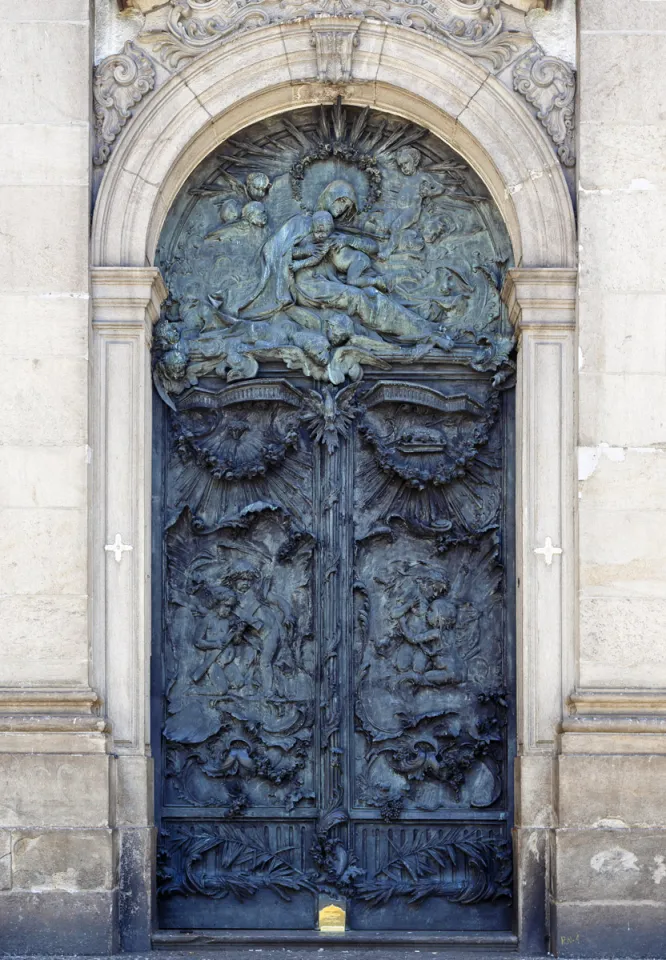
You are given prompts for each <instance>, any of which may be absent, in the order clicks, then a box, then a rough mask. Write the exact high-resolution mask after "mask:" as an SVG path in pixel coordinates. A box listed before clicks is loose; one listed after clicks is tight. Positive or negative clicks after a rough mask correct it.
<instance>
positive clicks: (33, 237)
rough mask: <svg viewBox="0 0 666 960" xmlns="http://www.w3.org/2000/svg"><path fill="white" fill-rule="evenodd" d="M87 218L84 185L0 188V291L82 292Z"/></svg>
mask: <svg viewBox="0 0 666 960" xmlns="http://www.w3.org/2000/svg"><path fill="white" fill-rule="evenodd" d="M1 57H2V54H1V53H0V62H2V60H1ZM17 86H20V85H19V84H17ZM54 87H56V88H57V83H54ZM0 122H1V121H0ZM88 217H89V196H88V188H87V187H86V186H62V185H61V186H39V187H37V186H34V185H33V186H14V185H12V186H2V187H0V222H2V231H3V232H2V236H0V241H1V244H0V288H2V289H4V290H5V291H7V292H12V291H16V292H23V291H26V292H29V293H32V294H34V293H49V294H54V293H70V292H72V291H77V292H78V291H84V292H87V290H88V229H89V228H88Z"/></svg>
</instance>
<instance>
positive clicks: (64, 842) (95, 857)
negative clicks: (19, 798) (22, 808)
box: [12, 829, 114, 893]
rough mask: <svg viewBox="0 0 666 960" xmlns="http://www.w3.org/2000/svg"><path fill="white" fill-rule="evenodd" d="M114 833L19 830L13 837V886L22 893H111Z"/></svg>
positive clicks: (100, 831) (105, 831) (108, 831)
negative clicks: (79, 891)
mask: <svg viewBox="0 0 666 960" xmlns="http://www.w3.org/2000/svg"><path fill="white" fill-rule="evenodd" d="M112 839H113V838H112V834H111V830H108V829H106V830H83V831H79V830H50V831H48V832H47V833H42V832H39V831H35V830H18V831H16V832H14V833H13V834H12V887H13V889H23V890H40V891H46V890H67V891H69V892H71V893H73V892H75V891H77V890H110V889H111V888H112V887H113V874H114V871H113V844H112Z"/></svg>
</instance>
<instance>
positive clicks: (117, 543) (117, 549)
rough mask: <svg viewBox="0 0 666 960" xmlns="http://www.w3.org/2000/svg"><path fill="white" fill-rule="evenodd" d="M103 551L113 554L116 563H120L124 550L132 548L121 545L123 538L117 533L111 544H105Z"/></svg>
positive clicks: (127, 545)
mask: <svg viewBox="0 0 666 960" xmlns="http://www.w3.org/2000/svg"><path fill="white" fill-rule="evenodd" d="M104 549H105V550H106V551H107V552H110V553H113V555H114V557H115V558H116V563H120V561H121V560H122V558H123V553H125V551H126V550H133V549H134V548H133V547H130V545H129V544H128V543H123V538H122V537H121V535H120V534H119V533H117V534H116V536H115V539H114V541H113V543H106V544H105V545H104Z"/></svg>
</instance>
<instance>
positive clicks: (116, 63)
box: [93, 40, 155, 166]
mask: <svg viewBox="0 0 666 960" xmlns="http://www.w3.org/2000/svg"><path fill="white" fill-rule="evenodd" d="M154 86H155V68H154V66H153V64H152V62H151V60H150V58H149V57H148V56H147V55H146V54H145V52H144V51H143V50H142V49H141V48H140V47H137V46H136V45H135V44H134V43H132V41H131V40H128V41H127V43H126V44H125V46H124V47H123V52H122V53H115V54H113V55H112V56H110V57H107V58H106V59H105V60H102V62H101V63H100V64H99V65H98V66H97V68H96V70H95V77H94V80H93V101H94V111H95V137H96V146H95V150H94V153H93V163H94V164H96V165H97V166H101V165H102V164H103V163H105V162H106V161H107V160H108V158H109V154H110V153H111V149H112V147H113V144H114V142H115V140H116V138H117V137H118V135H119V133H120V131H121V130H122V128H123V127H124V126H125V124H126V123H127V121H128V120H129V119H130V117H131V116H132V113H133V108H134V107H135V106H136V104H137V103H139V102H140V101H141V99H142V98H143V97H144V96H145V95H146V94H147V93H149V92H150V91H151V90H152V89H153V87H154Z"/></svg>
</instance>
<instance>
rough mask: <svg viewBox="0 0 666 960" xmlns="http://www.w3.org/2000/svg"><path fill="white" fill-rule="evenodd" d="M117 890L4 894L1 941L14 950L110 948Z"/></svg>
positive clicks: (113, 941) (47, 952) (6, 948)
mask: <svg viewBox="0 0 666 960" xmlns="http://www.w3.org/2000/svg"><path fill="white" fill-rule="evenodd" d="M115 919H116V895H115V893H113V892H110V891H105V892H103V893H102V892H94V893H93V892H90V891H85V892H83V891H80V892H78V893H64V892H62V891H57V892H48V893H27V892H25V891H18V892H15V891H11V892H9V893H2V894H0V943H2V948H3V950H4V951H5V952H6V953H9V954H33V953H37V954H44V955H47V956H52V955H62V954H83V955H84V956H85V955H90V954H102V955H103V954H108V953H113V952H114V948H115V945H116V934H115Z"/></svg>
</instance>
